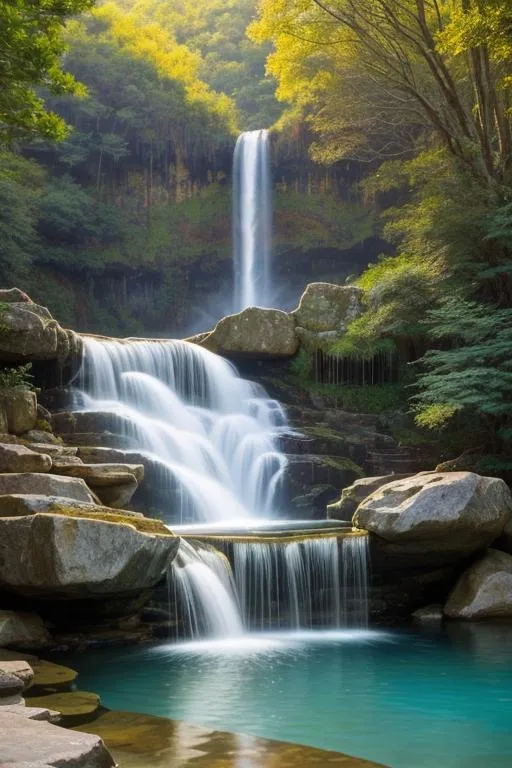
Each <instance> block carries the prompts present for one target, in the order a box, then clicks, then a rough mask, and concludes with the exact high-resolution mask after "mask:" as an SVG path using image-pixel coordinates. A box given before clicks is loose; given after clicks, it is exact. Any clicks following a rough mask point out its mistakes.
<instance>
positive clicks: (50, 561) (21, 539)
mask: <svg viewBox="0 0 512 768" xmlns="http://www.w3.org/2000/svg"><path fill="white" fill-rule="evenodd" d="M81 482H83V481H81ZM60 501H61V509H60V511H61V514H53V513H51V512H42V513H40V512H34V513H30V511H29V514H25V515H21V516H19V515H18V516H12V517H0V588H2V589H4V590H5V591H7V592H10V593H14V594H18V595H21V596H23V597H27V598H30V597H34V598H40V599H44V600H51V599H57V600H58V599H89V598H96V599H98V598H100V597H112V596H114V595H115V596H119V597H121V596H123V595H126V596H127V595H134V594H137V593H140V592H143V591H144V590H146V589H149V588H151V587H153V586H154V585H155V584H157V583H158V581H160V579H161V578H163V577H164V576H165V574H166V572H167V569H168V567H169V565H170V562H171V561H172V559H173V557H174V556H175V553H176V550H177V547H178V539H177V538H175V537H174V536H172V535H171V534H170V532H169V531H167V530H166V533H165V534H164V533H163V532H162V533H152V532H147V533H146V532H144V531H141V530H137V528H136V525H138V524H140V523H141V522H142V520H143V519H140V518H138V517H135V516H134V517H133V518H132V517H130V516H122V515H119V519H116V518H118V516H117V515H116V514H114V515H111V516H110V517H109V516H108V515H107V516H104V517H103V519H100V518H94V517H93V514H94V506H93V505H91V507H92V509H91V511H90V512H87V513H86V514H88V515H91V517H86V516H84V517H81V516H76V515H75V514H74V511H73V507H70V509H69V513H68V514H66V511H67V508H66V506H65V505H66V500H65V499H61V500H60ZM17 503H20V504H22V505H23V504H27V506H29V507H30V499H29V500H28V501H27V497H25V499H23V498H22V499H21V500H20V499H18V500H17ZM38 503H42V501H41V500H38ZM99 509H101V508H99ZM18 511H21V510H18ZM27 511H28V510H27ZM109 512H112V510H109ZM132 519H133V524H132V522H131V521H132ZM153 522H156V521H153ZM162 528H163V526H162Z"/></svg>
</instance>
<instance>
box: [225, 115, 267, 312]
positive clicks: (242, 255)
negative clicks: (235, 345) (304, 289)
mask: <svg viewBox="0 0 512 768" xmlns="http://www.w3.org/2000/svg"><path fill="white" fill-rule="evenodd" d="M271 194H272V193H271V183H270V160H269V138H268V131H265V130H261V131H247V132H245V133H242V134H241V135H240V136H239V137H238V141H237V143H236V147H235V153H234V157H233V260H234V268H235V296H234V311H235V312H239V311H240V310H242V309H245V308H246V307H252V306H259V307H268V306H270V301H271V298H272V297H271V264H270V255H271V232H272V202H271Z"/></svg>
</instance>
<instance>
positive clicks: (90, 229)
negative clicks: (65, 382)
mask: <svg viewBox="0 0 512 768" xmlns="http://www.w3.org/2000/svg"><path fill="white" fill-rule="evenodd" d="M87 5H91V4H90V3H82V4H81V6H80V5H79V6H78V7H76V5H75V7H76V10H81V9H82V8H83V7H84V6H87ZM254 13H255V2H254V0H244V1H243V2H238V1H237V2H235V0H206V1H205V2H201V3H199V4H198V3H196V2H192V0H182V2H178V3H176V2H170V0H161V1H160V0H158V1H156V0H144V1H142V0H141V1H137V2H130V1H129V0H125V1H124V2H119V3H118V4H116V3H114V2H107V3H100V4H98V6H97V7H96V8H94V9H92V10H91V11H90V12H89V13H88V14H84V15H83V16H80V17H75V18H74V19H72V20H70V21H68V23H67V24H66V27H65V31H64V41H63V42H64V44H65V48H66V52H65V55H64V58H63V67H64V70H65V73H66V74H65V76H66V77H70V76H71V75H72V76H73V78H74V81H75V82H76V83H78V84H79V86H78V87H74V88H73V89H72V90H73V92H72V93H69V92H67V89H66V88H64V89H62V88H60V89H57V90H58V91H59V90H60V92H57V93H55V92H53V93H52V92H49V91H48V90H46V91H45V90H44V88H43V89H42V90H39V91H38V97H39V98H41V97H42V98H44V101H45V104H46V108H47V110H49V111H50V112H51V114H52V115H53V117H52V118H48V117H45V118H44V119H45V120H46V121H47V122H48V120H50V123H49V126H48V125H47V126H45V127H44V129H42V130H39V132H38V133H35V134H34V132H33V131H32V132H31V131H25V132H24V131H17V132H16V131H14V132H13V131H11V133H10V135H9V136H8V137H7V138H8V139H10V144H9V145H7V144H6V145H5V147H4V151H3V154H2V157H1V166H0V203H1V205H0V228H1V232H2V235H3V237H2V242H3V243H4V247H3V249H2V253H1V256H0V274H1V277H2V280H3V282H4V283H5V284H7V283H9V284H12V283H19V284H20V285H23V286H24V287H25V289H26V290H28V291H29V292H30V294H31V295H33V296H34V298H36V299H38V300H41V301H42V302H43V303H45V304H46V305H48V306H50V307H51V309H52V310H53V311H54V312H55V313H56V314H57V316H58V317H59V319H60V320H61V321H62V322H65V323H68V324H70V325H73V327H76V328H79V329H82V330H89V331H102V332H108V333H111V334H125V335H126V334H142V333H153V334H169V333H174V334H179V333H180V332H185V331H187V330H188V331H191V330H201V329H204V328H205V327H208V325H210V324H211V323H212V322H213V321H215V320H216V319H218V317H219V316H220V315H221V314H222V313H226V312H228V311H230V310H231V305H230V300H231V283H232V267H231V181H230V177H231V166H232V153H233V148H234V144H235V141H236V137H237V135H238V133H239V131H240V130H241V129H245V128H249V129H250V128H253V127H271V126H272V125H274V124H275V123H276V121H277V120H278V119H279V118H280V117H281V114H282V113H283V105H281V104H279V103H278V102H277V100H276V98H275V96H274V90H275V81H274V79H273V78H271V77H267V76H266V75H265V60H266V56H267V54H268V52H269V50H270V46H269V45H267V46H265V45H259V44H257V43H255V42H252V41H250V40H249V39H248V38H247V36H246V34H245V33H246V28H247V26H248V24H249V22H250V21H251V18H252V17H253V16H254ZM42 85H43V86H44V85H45V84H44V83H42ZM54 90H55V89H54ZM62 90H64V92H62ZM51 120H53V123H52V122H51ZM296 125H297V124H296ZM52 130H53V133H52ZM56 138H57V139H59V140H58V141H55V139H56ZM274 144H275V157H274V176H275V178H276V182H278V183H277V184H276V193H275V200H274V203H275V208H276V216H275V219H276V223H277V226H276V233H275V234H276V237H275V248H276V254H277V258H278V262H279V258H280V257H281V264H282V269H283V270H284V271H285V272H287V273H288V275H291V276H292V283H291V285H290V286H288V282H289V281H288V280H283V284H285V285H286V287H285V289H283V291H282V292H281V296H280V300H281V301H282V303H283V304H287V303H292V304H293V303H294V302H295V301H296V299H297V297H298V295H299V294H300V290H301V288H302V287H303V285H304V284H305V283H306V282H307V281H308V279H309V280H311V279H312V276H313V272H316V271H320V272H322V271H326V274H328V275H334V276H335V277H337V278H341V279H343V278H344V277H345V276H346V275H347V274H349V273H350V272H353V271H354V270H356V271H357V270H358V269H360V265H361V264H364V263H366V262H367V261H368V259H369V255H376V253H377V252H378V249H379V248H380V241H379V240H378V238H376V236H375V234H376V232H375V221H374V215H373V211H370V210H368V209H367V207H366V206H364V205H362V204H361V198H360V196H358V195H356V196H354V195H352V194H351V193H350V192H349V186H350V182H351V181H352V179H353V178H355V177H356V176H357V173H358V171H357V169H354V168H353V167H350V166H346V165H345V166H343V165H342V164H338V166H337V168H336V169H335V170H330V169H325V168H321V167H319V166H317V165H315V164H314V162H313V161H312V160H309V159H308V154H307V135H305V133H304V132H302V131H301V130H300V129H299V130H297V129H296V128H295V127H294V129H293V130H290V131H288V132H287V133H286V132H285V133H284V134H280V138H279V140H277V138H276V141H275V142H274ZM340 192H341V193H342V195H341V196H340ZM342 252H345V253H344V258H342V259H341V260H340V258H339V257H340V253H342ZM368 254H369V255H368ZM297 265H299V272H300V274H301V275H303V277H299V276H298V275H297ZM313 266H314V267H315V269H313ZM293 281H294V282H293Z"/></svg>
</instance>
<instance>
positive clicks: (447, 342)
mask: <svg viewBox="0 0 512 768" xmlns="http://www.w3.org/2000/svg"><path fill="white" fill-rule="evenodd" d="M425 324H426V327H427V329H428V334H429V337H430V339H432V341H434V342H435V343H436V344H437V346H436V348H434V349H429V350H428V351H427V352H426V354H425V355H424V356H423V358H422V359H421V360H420V361H419V362H420V364H421V369H422V372H421V374H420V375H419V377H418V382H417V384H418V388H419V392H418V393H417V394H416V395H415V397H414V402H415V403H416V408H417V410H418V416H417V421H418V423H419V424H421V425H423V426H427V427H439V426H442V425H443V424H446V423H447V422H449V421H450V420H452V419H453V418H454V416H457V415H458V414H460V415H461V418H473V419H474V418H476V419H478V421H479V423H480V425H481V429H482V430H483V431H484V432H486V433H487V441H488V442H490V443H491V444H494V445H495V446H498V445H501V447H502V449H506V446H507V445H510V444H511V442H512V441H511V437H512V402H511V399H510V391H511V388H512V362H511V361H512V309H509V308H506V309H496V308H493V307H492V306H490V305H488V304H483V303H481V302H478V303H477V302H474V301H468V300H464V299H463V298H461V297H460V296H452V297H450V298H446V299H445V300H444V301H443V302H442V304H441V305H440V306H439V307H438V308H437V309H433V310H431V311H430V312H428V313H427V319H426V322H425Z"/></svg>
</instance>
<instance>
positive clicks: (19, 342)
mask: <svg viewBox="0 0 512 768" xmlns="http://www.w3.org/2000/svg"><path fill="white" fill-rule="evenodd" d="M0 295H2V296H4V297H5V298H4V299H2V300H1V303H0V307H1V308H0V324H1V326H2V333H1V334H0V360H1V361H2V362H12V363H23V362H27V361H40V360H60V361H64V360H65V359H66V358H67V357H69V356H72V355H73V356H77V357H80V356H81V354H82V340H81V338H80V336H78V334H76V333H74V332H73V331H68V330H65V329H64V328H61V327H60V325H59V324H58V322H57V321H56V320H54V318H53V317H52V315H51V314H50V312H49V311H48V310H47V309H46V307H41V306H39V305H38V304H34V302H33V301H31V300H30V299H29V298H28V296H27V295H26V294H23V293H22V292H21V291H18V290H17V289H12V290H11V291H1V292H0Z"/></svg>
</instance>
